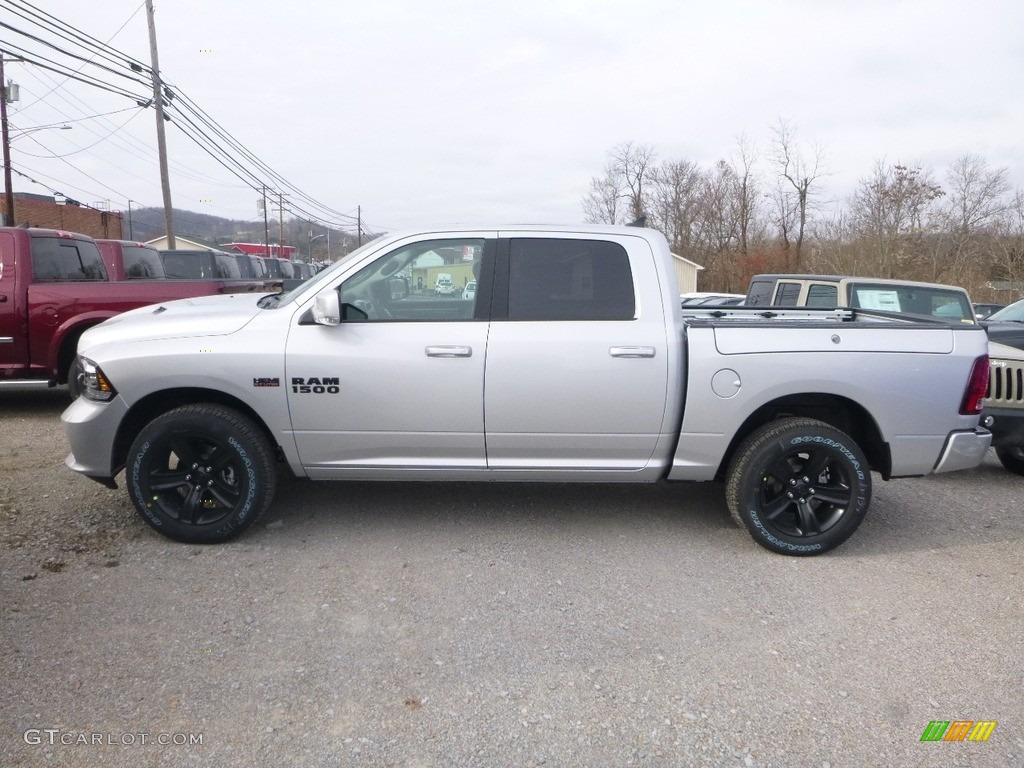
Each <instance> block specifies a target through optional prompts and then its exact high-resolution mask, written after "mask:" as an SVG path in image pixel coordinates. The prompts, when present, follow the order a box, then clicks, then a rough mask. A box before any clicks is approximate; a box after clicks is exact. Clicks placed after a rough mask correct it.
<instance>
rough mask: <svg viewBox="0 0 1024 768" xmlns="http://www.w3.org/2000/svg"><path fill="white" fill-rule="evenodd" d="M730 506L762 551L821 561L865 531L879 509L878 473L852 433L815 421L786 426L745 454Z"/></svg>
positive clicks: (754, 441)
mask: <svg viewBox="0 0 1024 768" xmlns="http://www.w3.org/2000/svg"><path fill="white" fill-rule="evenodd" d="M725 498H726V502H727V503H728V505H729V511H730V513H732V516H733V518H734V519H735V520H736V522H737V523H739V524H740V525H743V526H745V527H746V529H747V530H748V531H750V535H751V536H753V537H754V540H755V541H756V542H757V543H758V544H760V545H761V546H763V547H766V548H768V549H770V550H772V551H773V552H780V553H782V554H786V555H818V554H821V553H823V552H827V551H828V550H830V549H833V548H835V547H837V546H839V545H840V544H842V543H843V542H844V541H846V540H847V539H848V538H849V537H850V536H851V535H852V534H853V532H854V531H856V530H857V526H859V525H860V523H861V521H862V520H863V519H864V515H865V514H866V513H867V510H868V505H869V504H870V501H871V472H870V471H869V468H868V463H867V460H866V459H865V458H864V454H863V452H862V451H861V450H860V448H859V447H858V446H857V444H856V443H855V442H854V441H853V440H852V439H851V438H850V436H849V435H847V434H845V433H844V432H841V431H840V430H838V429H835V428H834V427H831V426H829V425H828V424H825V423H824V422H821V421H817V420H815V419H799V418H791V419H780V420H778V421H773V422H771V423H769V424H766V425H765V426H763V427H761V428H760V429H758V430H756V431H755V432H753V433H752V434H751V435H750V436H748V437H747V439H746V440H744V441H743V443H742V444H741V445H740V447H739V448H738V449H737V451H736V453H735V455H734V457H733V460H732V462H731V463H730V465H729V471H728V474H727V477H726V489H725Z"/></svg>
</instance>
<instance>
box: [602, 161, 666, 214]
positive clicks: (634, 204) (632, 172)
mask: <svg viewBox="0 0 1024 768" xmlns="http://www.w3.org/2000/svg"><path fill="white" fill-rule="evenodd" d="M654 160H655V152H654V147H651V146H649V145H647V144H633V143H632V142H626V143H624V144H620V145H619V146H617V147H615V149H613V150H612V151H611V162H612V164H613V166H614V167H615V169H616V171H617V172H618V173H619V175H620V177H621V178H622V181H623V183H624V185H625V190H624V191H625V195H626V205H627V209H628V210H629V213H630V215H631V216H632V217H633V220H637V219H640V218H642V217H643V215H644V194H645V189H646V185H647V182H648V181H649V180H650V174H651V171H652V169H653V166H654Z"/></svg>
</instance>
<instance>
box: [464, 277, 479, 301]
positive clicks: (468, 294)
mask: <svg viewBox="0 0 1024 768" xmlns="http://www.w3.org/2000/svg"><path fill="white" fill-rule="evenodd" d="M462 298H463V299H466V300H472V299H475V298H476V280H470V281H469V282H468V283H466V287H465V288H463V289H462Z"/></svg>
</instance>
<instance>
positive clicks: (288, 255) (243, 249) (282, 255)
mask: <svg viewBox="0 0 1024 768" xmlns="http://www.w3.org/2000/svg"><path fill="white" fill-rule="evenodd" d="M222 248H223V249H224V250H225V251H232V250H234V251H238V252H239V253H247V254H249V255H250V256H275V257H277V258H279V259H289V260H290V259H294V258H295V253H296V250H297V249H296V248H295V246H294V245H284V246H281V245H275V244H274V243H270V244H269V245H266V244H264V243H225V244H224V245H223V246H222Z"/></svg>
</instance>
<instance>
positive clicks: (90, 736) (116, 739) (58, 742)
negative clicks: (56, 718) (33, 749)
mask: <svg viewBox="0 0 1024 768" xmlns="http://www.w3.org/2000/svg"><path fill="white" fill-rule="evenodd" d="M22 738H23V739H24V740H25V743H26V744H32V745H42V744H45V745H47V746H65V747H72V746H111V747H136V746H147V745H153V744H155V745H157V746H160V747H200V746H202V744H203V734H201V733H146V732H138V733H130V732H125V733H112V732H107V733H93V732H89V731H63V730H61V729H60V728H29V729H28V730H27V731H25V733H24V734H23V735H22Z"/></svg>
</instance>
